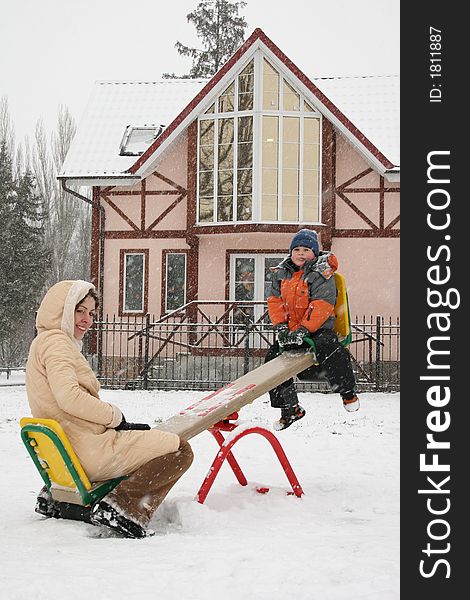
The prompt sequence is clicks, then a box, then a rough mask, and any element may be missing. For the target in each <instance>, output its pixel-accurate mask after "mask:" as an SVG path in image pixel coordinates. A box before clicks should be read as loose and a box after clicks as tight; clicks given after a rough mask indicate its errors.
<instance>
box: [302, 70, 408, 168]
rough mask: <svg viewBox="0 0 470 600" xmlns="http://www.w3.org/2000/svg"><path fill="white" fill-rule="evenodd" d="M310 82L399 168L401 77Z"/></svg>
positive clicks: (331, 79) (313, 78)
mask: <svg viewBox="0 0 470 600" xmlns="http://www.w3.org/2000/svg"><path fill="white" fill-rule="evenodd" d="M311 79H312V81H313V83H314V84H315V85H316V86H317V87H318V88H319V89H320V90H321V91H322V92H323V93H324V94H325V96H327V97H328V98H329V100H330V101H331V102H332V103H333V104H334V105H335V106H336V107H337V108H339V110H340V111H341V112H343V113H344V114H345V115H346V116H347V118H348V119H349V120H350V121H351V122H352V123H354V125H355V126H356V127H357V129H359V131H360V132H361V133H362V134H364V136H365V137H366V138H368V139H369V140H370V141H371V142H372V143H373V144H374V146H376V147H377V148H378V149H379V150H380V152H382V154H384V155H385V156H386V157H387V158H388V160H389V161H390V162H391V163H393V165H395V166H397V167H398V166H399V165H400V77H399V75H373V76H364V77H327V78H321V77H320V78H317V77H312V78H311Z"/></svg>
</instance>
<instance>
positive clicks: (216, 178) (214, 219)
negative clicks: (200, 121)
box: [212, 116, 219, 223]
mask: <svg viewBox="0 0 470 600" xmlns="http://www.w3.org/2000/svg"><path fill="white" fill-rule="evenodd" d="M218 182H219V118H218V117H217V116H214V194H213V198H214V210H213V215H212V222H213V223H217V219H218V214H217V211H218V209H217V186H218Z"/></svg>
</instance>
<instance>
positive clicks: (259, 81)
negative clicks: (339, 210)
mask: <svg viewBox="0 0 470 600" xmlns="http://www.w3.org/2000/svg"><path fill="white" fill-rule="evenodd" d="M251 60H253V66H254V86H253V95H254V102H253V110H250V111H239V110H238V89H239V81H238V76H239V75H240V73H241V72H242V71H243V70H244V69H245V68H246V66H247V65H248V64H249V62H250V61H251ZM264 60H266V61H267V62H268V64H269V65H270V66H271V67H272V68H273V69H274V70H275V71H277V73H278V74H279V107H278V108H277V109H273V110H269V109H263V61H264ZM232 83H234V94H235V103H234V104H235V106H234V110H233V111H230V112H225V113H219V112H218V98H219V97H220V96H221V95H223V92H224V91H225V90H226V89H228V88H229V86H230V85H231V84H232ZM284 83H286V84H287V85H288V86H290V87H291V88H293V89H294V90H295V92H296V93H298V94H299V98H300V109H299V110H298V111H297V110H295V111H294V110H291V111H287V110H283V109H282V108H281V107H282V106H283V103H284V87H285V86H284ZM305 103H307V104H308V105H309V106H310V107H311V108H312V110H306V108H305ZM212 105H214V111H213V112H211V113H206V112H205V113H203V114H201V115H199V117H198V119H197V144H196V165H197V168H196V225H197V226H198V227H204V226H209V227H210V226H214V225H215V226H224V225H225V226H226V225H235V224H257V223H260V224H267V225H269V224H282V225H298V224H300V223H305V224H308V225H321V224H322V176H323V173H322V168H323V167H322V163H323V156H322V143H323V140H322V135H323V127H322V125H323V116H322V115H321V113H320V112H319V111H318V110H316V109H315V108H314V106H313V103H312V102H311V101H310V100H309V99H308V98H307V97H306V96H305V95H304V94H303V93H302V92H301V91H300V90H299V89H298V87H297V86H296V84H295V83H293V82H292V80H291V79H290V78H289V77H288V75H286V74H285V73H284V69H283V68H282V67H281V66H280V65H279V64H278V61H277V60H275V59H274V58H272V57H271V56H269V57H268V56H267V55H266V53H264V52H262V51H261V50H256V51H255V52H254V53H253V54H251V55H250V56H249V57H247V59H246V61H244V63H243V64H242V65H241V66H240V69H239V70H237V73H236V74H235V75H234V76H233V78H232V79H231V80H230V81H228V82H227V83H226V84H225V85H224V87H223V88H222V89H221V91H220V93H219V94H218V96H217V97H216V99H212V102H211V106H212ZM243 116H251V117H252V119H253V142H252V148H253V161H252V214H251V219H250V220H238V214H237V211H238V206H237V201H238V198H237V193H236V192H237V188H236V185H237V173H238V171H237V152H238V119H239V118H240V117H243ZM264 116H275V117H277V119H278V123H277V126H278V148H277V160H278V168H277V219H276V220H275V221H274V220H267V219H261V210H262V170H263V147H262V146H263V141H262V128H263V117H264ZM285 117H296V118H298V119H299V127H300V133H299V156H298V170H297V173H298V178H299V181H298V199H299V207H298V220H296V221H292V220H290V221H287V220H286V221H284V220H282V212H283V206H282V204H283V199H282V150H283V148H282V146H283V121H284V118H285ZM223 118H233V119H234V137H233V164H234V168H233V192H232V220H230V221H218V220H217V211H218V206H217V201H218V198H217V196H218V194H217V186H218V136H217V132H218V123H219V120H220V119H223ZM310 118H311V119H316V120H317V121H318V127H319V136H318V165H317V166H318V178H317V180H318V181H317V193H318V211H317V212H318V216H317V220H315V221H307V220H305V219H304V195H303V192H304V173H305V170H304V137H305V136H304V133H305V119H310ZM209 119H211V120H213V121H214V132H213V133H214V140H213V152H214V165H213V169H212V172H213V179H214V182H213V195H212V202H213V204H212V206H213V212H212V220H210V221H201V220H200V212H199V211H200V198H199V173H200V169H199V161H200V143H199V142H200V127H201V122H202V121H204V120H209ZM312 170H315V171H316V169H312ZM300 199H301V200H300Z"/></svg>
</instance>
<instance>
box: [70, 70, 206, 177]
mask: <svg viewBox="0 0 470 600" xmlns="http://www.w3.org/2000/svg"><path fill="white" fill-rule="evenodd" d="M206 83H207V79H163V80H161V81H97V82H95V85H94V88H93V92H92V94H91V97H90V100H89V101H88V104H87V106H86V108H85V112H84V114H83V116H82V118H81V120H80V123H79V125H78V128H77V133H76V134H75V137H74V139H73V142H72V144H71V146H70V150H69V151H68V153H67V156H66V158H65V161H64V164H63V166H62V169H61V172H60V175H59V176H60V177H67V178H75V177H79V178H87V177H90V178H93V177H113V176H123V174H124V173H125V172H126V171H127V169H129V167H131V166H132V165H133V164H134V163H135V160H136V157H135V156H120V155H119V149H120V145H121V141H122V138H123V134H124V132H125V130H126V127H127V126H128V125H132V126H143V125H155V126H159V125H164V126H165V127H166V126H167V125H169V124H170V123H171V122H172V121H173V120H174V118H175V117H176V116H177V115H178V113H180V112H181V111H182V110H183V108H184V107H185V106H186V105H187V104H188V102H190V101H191V100H192V99H193V98H194V96H196V95H197V93H198V92H199V91H200V90H201V88H202V87H203V86H204V85H205V84H206Z"/></svg>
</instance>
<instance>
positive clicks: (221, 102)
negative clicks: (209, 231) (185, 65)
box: [198, 53, 321, 224]
mask: <svg viewBox="0 0 470 600" xmlns="http://www.w3.org/2000/svg"><path fill="white" fill-rule="evenodd" d="M320 125H321V121H320V115H319V113H317V112H316V111H315V110H314V109H313V108H312V106H310V105H309V104H308V102H307V101H306V100H305V98H304V97H303V96H302V94H301V93H299V92H298V91H296V90H295V89H294V87H293V86H292V85H291V83H290V82H289V81H287V79H286V78H285V77H284V76H283V75H282V73H281V72H280V71H278V70H277V69H276V68H275V67H274V66H272V65H271V63H270V62H269V61H268V60H266V58H264V57H262V55H261V54H260V53H257V54H256V55H255V56H254V57H253V58H252V59H251V60H250V62H248V64H247V65H246V66H245V67H244V68H243V69H242V70H241V71H240V73H239V74H238V76H237V77H236V78H235V79H234V80H233V81H232V82H231V83H230V84H229V85H228V86H227V87H226V88H225V90H223V92H222V93H221V94H220V95H219V96H218V97H217V99H216V100H215V102H214V103H213V104H212V105H211V106H210V107H209V108H208V109H207V110H206V112H205V113H204V115H202V116H201V117H200V118H199V129H198V222H199V223H200V224H206V223H207V224H209V223H210V224H214V223H233V222H282V223H299V222H302V223H306V222H307V223H318V222H319V221H320V202H319V198H320V144H321V126H320Z"/></svg>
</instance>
